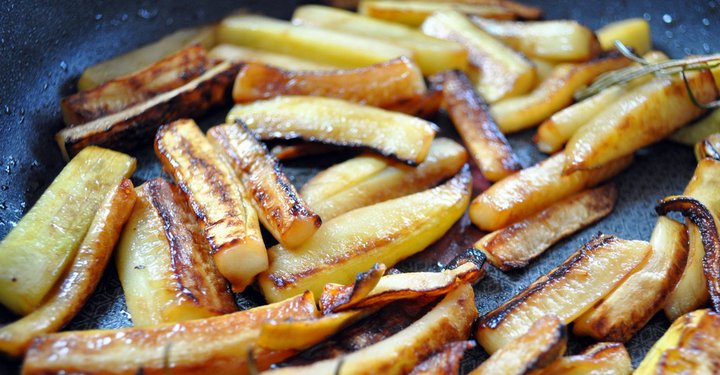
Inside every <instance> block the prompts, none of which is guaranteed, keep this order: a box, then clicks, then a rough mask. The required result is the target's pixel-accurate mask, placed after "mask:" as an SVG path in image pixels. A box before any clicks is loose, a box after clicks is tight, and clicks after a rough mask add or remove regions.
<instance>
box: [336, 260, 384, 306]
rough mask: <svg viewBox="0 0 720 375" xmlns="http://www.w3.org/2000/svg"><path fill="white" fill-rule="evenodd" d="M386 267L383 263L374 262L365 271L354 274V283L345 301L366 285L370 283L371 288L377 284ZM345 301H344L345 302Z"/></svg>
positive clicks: (349, 299) (349, 300)
mask: <svg viewBox="0 0 720 375" xmlns="http://www.w3.org/2000/svg"><path fill="white" fill-rule="evenodd" d="M386 269H387V267H385V264H383V263H375V265H373V267H372V268H371V269H369V270H368V271H365V272H358V274H357V275H356V276H355V284H353V289H352V293H351V294H350V296H349V298H348V300H347V302H352V301H353V299H355V298H354V297H356V296H357V293H358V291H360V290H362V289H365V288H367V287H368V286H370V285H372V287H371V289H372V288H374V287H375V285H377V281H379V280H380V277H382V275H383V274H384V273H385V270H386ZM347 302H346V303H347Z"/></svg>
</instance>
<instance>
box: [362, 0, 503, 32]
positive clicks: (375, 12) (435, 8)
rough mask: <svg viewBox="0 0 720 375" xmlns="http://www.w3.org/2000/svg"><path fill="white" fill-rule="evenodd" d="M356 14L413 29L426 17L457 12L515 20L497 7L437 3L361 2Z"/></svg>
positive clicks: (373, 0)
mask: <svg viewBox="0 0 720 375" xmlns="http://www.w3.org/2000/svg"><path fill="white" fill-rule="evenodd" d="M358 12H359V13H361V14H364V15H366V16H368V17H373V18H379V19H382V20H386V21H392V22H397V23H402V24H406V25H408V26H414V27H417V26H420V25H421V24H422V23H423V21H425V20H426V19H427V18H428V17H430V16H432V15H433V14H434V13H438V12H459V13H462V14H472V15H476V16H481V17H486V18H495V19H501V20H510V19H513V18H515V15H514V14H513V13H512V12H511V11H510V10H508V9H506V8H503V7H502V6H499V5H489V4H459V3H448V2H439V1H438V2H429V1H386V0H382V1H381V0H370V1H368V0H362V1H360V5H358Z"/></svg>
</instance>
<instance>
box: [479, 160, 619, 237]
mask: <svg viewBox="0 0 720 375" xmlns="http://www.w3.org/2000/svg"><path fill="white" fill-rule="evenodd" d="M631 162H632V155H629V156H626V157H625V158H623V159H618V160H615V161H612V162H610V163H608V164H605V165H603V166H602V167H599V168H596V169H593V170H590V171H577V172H575V173H573V174H571V175H563V174H562V170H563V167H564V165H565V154H564V153H562V152H561V153H558V154H555V155H553V156H551V157H549V158H547V159H545V160H543V161H541V162H540V163H538V164H536V165H534V166H532V167H530V168H527V169H523V170H522V171H520V172H518V173H516V174H514V175H512V176H510V177H508V178H506V179H504V180H502V181H500V182H498V183H496V184H495V185H493V186H491V187H490V188H489V189H487V190H485V192H483V193H482V194H480V195H479V196H477V197H476V198H475V199H474V200H473V202H472V204H471V205H470V211H469V213H470V219H471V220H472V222H473V224H475V225H477V226H478V227H479V228H480V229H482V230H486V231H494V230H498V229H501V228H504V227H506V226H508V225H509V224H512V223H514V222H516V221H519V220H522V219H525V218H527V217H529V216H530V215H532V214H534V213H536V212H539V211H541V210H543V209H545V208H547V207H549V206H550V205H552V204H553V203H555V202H558V201H560V200H562V199H564V198H567V197H569V196H571V195H573V194H575V193H578V192H580V191H583V190H585V189H587V188H590V187H593V186H595V185H597V184H599V183H601V182H603V181H605V180H607V179H609V178H611V177H612V176H614V175H616V174H618V173H620V172H621V171H622V170H623V169H625V168H626V167H627V166H628V165H630V163H631Z"/></svg>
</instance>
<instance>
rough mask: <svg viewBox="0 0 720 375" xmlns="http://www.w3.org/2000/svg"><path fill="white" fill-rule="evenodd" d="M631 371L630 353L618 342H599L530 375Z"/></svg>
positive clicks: (610, 374)
mask: <svg viewBox="0 0 720 375" xmlns="http://www.w3.org/2000/svg"><path fill="white" fill-rule="evenodd" d="M630 372H632V363H631V362H630V354H629V353H628V351H627V349H625V345H623V344H621V343H618V342H601V343H598V344H595V345H593V346H591V347H589V348H587V349H585V350H584V351H583V352H582V353H580V354H577V355H572V356H569V357H562V358H558V359H556V360H555V362H553V363H551V364H549V365H548V366H546V367H545V368H543V369H541V370H538V371H535V372H533V373H532V375H586V374H596V375H600V374H608V375H629V374H630Z"/></svg>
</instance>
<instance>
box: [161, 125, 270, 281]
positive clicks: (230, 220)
mask: <svg viewBox="0 0 720 375" xmlns="http://www.w3.org/2000/svg"><path fill="white" fill-rule="evenodd" d="M155 154H156V155H157V157H158V159H160V163H161V164H162V165H163V168H164V169H165V170H166V171H167V172H168V174H169V175H171V176H172V177H173V178H174V179H175V181H176V182H177V184H178V186H179V187H180V190H182V192H183V194H185V196H186V198H187V200H188V203H189V205H190V207H191V208H192V209H193V211H195V216H197V218H198V220H199V221H200V224H201V227H202V229H203V231H204V233H205V238H206V239H207V240H208V242H209V243H210V248H211V249H212V255H213V258H214V259H215V264H216V265H217V268H218V270H220V273H221V274H222V275H223V276H225V278H227V279H228V281H230V284H231V285H232V289H233V291H236V292H240V291H242V290H244V289H245V287H246V286H248V285H249V284H250V283H251V282H252V281H253V279H254V278H255V276H256V275H257V274H259V273H260V272H263V271H265V270H266V269H267V267H268V258H267V252H266V250H265V244H264V243H263V239H262V234H261V233H260V224H259V222H258V216H257V213H256V212H255V209H254V208H253V206H252V203H251V200H250V197H249V196H248V194H247V192H246V191H245V190H244V189H243V188H242V186H241V184H240V181H238V180H237V177H236V176H235V174H234V173H233V171H232V169H231V168H230V167H229V166H228V165H227V164H225V163H224V162H223V161H222V160H221V159H220V158H219V156H218V155H217V154H216V153H215V149H214V148H213V146H212V145H211V144H210V142H209V141H208V140H207V139H206V138H205V136H204V135H203V133H202V131H201V130H200V128H198V126H197V125H196V124H195V121H193V120H178V121H176V122H174V123H171V124H169V125H165V126H163V127H162V128H160V130H159V131H158V133H157V136H156V139H155Z"/></svg>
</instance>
